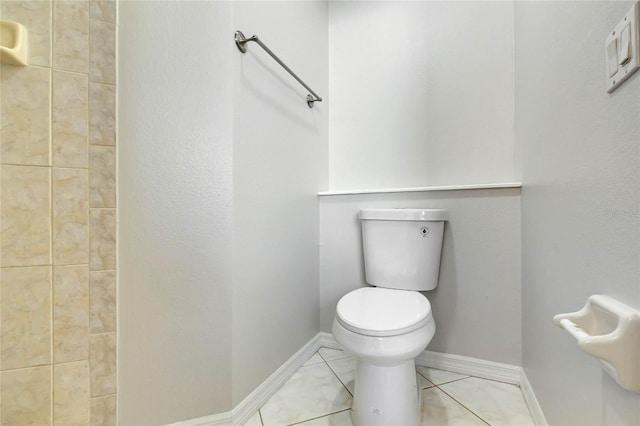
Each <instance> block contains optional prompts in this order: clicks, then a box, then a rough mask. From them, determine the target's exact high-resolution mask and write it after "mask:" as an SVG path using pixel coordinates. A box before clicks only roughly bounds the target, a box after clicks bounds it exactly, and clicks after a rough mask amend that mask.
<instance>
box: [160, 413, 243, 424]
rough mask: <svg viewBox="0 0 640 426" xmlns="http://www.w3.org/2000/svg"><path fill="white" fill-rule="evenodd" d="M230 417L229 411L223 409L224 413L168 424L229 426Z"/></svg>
mask: <svg viewBox="0 0 640 426" xmlns="http://www.w3.org/2000/svg"><path fill="white" fill-rule="evenodd" d="M231 419H232V416H231V411H225V412H224V413H218V414H212V415H210V416H204V417H198V418H195V419H189V420H185V421H182V422H177V423H171V424H170V425H169V426H231Z"/></svg>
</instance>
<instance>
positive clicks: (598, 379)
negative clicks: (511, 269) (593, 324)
mask: <svg viewBox="0 0 640 426" xmlns="http://www.w3.org/2000/svg"><path fill="white" fill-rule="evenodd" d="M630 6H631V3H629V2H516V7H515V29H516V36H515V40H516V44H515V52H516V61H515V62H516V140H517V143H518V146H519V150H521V153H522V176H523V184H524V188H523V190H522V264H523V272H522V285H523V291H522V307H523V308H522V313H523V324H522V325H523V333H522V335H523V365H524V369H525V371H526V373H527V376H528V378H529V380H530V381H531V384H532V386H533V389H534V391H535V393H536V396H537V397H538V400H539V401H540V403H541V405H542V409H543V411H544V413H545V415H546V417H547V419H548V421H549V423H550V424H553V425H605V424H606V425H637V424H640V395H638V394H633V393H631V392H628V391H625V390H623V389H622V388H621V387H620V386H618V385H617V384H616V383H615V382H614V380H613V379H612V378H611V377H609V375H608V374H607V373H606V372H605V371H604V370H603V369H602V368H601V367H600V365H599V363H598V362H597V361H595V359H593V358H591V357H589V356H588V355H586V354H584V353H583V352H581V351H580V350H579V349H578V347H577V345H576V342H575V341H574V339H573V338H571V337H570V336H569V335H568V334H567V333H565V332H564V331H562V330H561V329H559V328H556V327H555V326H554V325H553V324H552V321H551V320H552V317H553V315H555V314H557V313H561V312H572V311H575V310H578V309H579V308H581V307H582V306H583V304H584V303H585V301H586V299H587V298H588V297H589V296H590V295H592V294H607V295H610V296H613V297H615V298H617V299H618V300H620V301H622V302H624V303H627V304H628V305H631V306H633V307H635V308H640V285H639V279H640V274H639V262H638V259H639V255H640V247H639V244H640V238H639V237H640V226H639V225H640V215H639V213H638V208H639V205H640V204H639V201H640V197H639V190H640V178H639V172H638V170H639V168H638V164H639V153H640V151H639V142H640V141H639V134H640V90H639V89H640V76H639V75H635V76H633V77H631V79H630V80H628V81H627V82H626V83H624V84H623V85H622V86H621V87H620V88H619V89H618V90H617V91H616V92H614V93H613V94H610V95H609V94H607V93H606V91H605V81H604V72H605V62H604V58H605V56H604V40H605V37H606V35H607V33H608V32H609V31H610V30H612V29H613V28H614V27H615V25H616V23H617V21H618V20H619V19H621V18H622V16H624V14H625V13H626V11H627V10H628V9H629V8H630ZM635 350H638V348H635Z"/></svg>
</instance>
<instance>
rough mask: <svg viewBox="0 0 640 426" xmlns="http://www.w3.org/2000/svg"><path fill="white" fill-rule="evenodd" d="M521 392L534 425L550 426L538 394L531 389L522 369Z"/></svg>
mask: <svg viewBox="0 0 640 426" xmlns="http://www.w3.org/2000/svg"><path fill="white" fill-rule="evenodd" d="M520 390H521V391H522V396H523V397H524V402H525V403H526V404H527V408H529V413H530V414H531V418H532V419H533V423H534V424H535V425H536V426H548V425H549V423H547V419H546V418H545V417H544V413H543V412H542V408H541V407H540V403H539V402H538V398H536V394H535V393H533V388H532V387H531V383H529V379H528V378H527V374H526V373H525V372H524V369H521V373H520Z"/></svg>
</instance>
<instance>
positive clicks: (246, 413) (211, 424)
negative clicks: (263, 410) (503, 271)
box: [171, 332, 547, 426]
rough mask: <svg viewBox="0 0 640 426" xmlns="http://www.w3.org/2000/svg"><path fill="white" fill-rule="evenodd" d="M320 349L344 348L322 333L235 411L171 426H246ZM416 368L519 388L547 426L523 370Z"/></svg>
mask: <svg viewBox="0 0 640 426" xmlns="http://www.w3.org/2000/svg"><path fill="white" fill-rule="evenodd" d="M320 347H327V348H333V349H340V345H339V344H338V342H336V340H335V339H334V337H333V335H332V334H331V333H322V332H321V333H318V334H317V335H316V336H314V337H313V338H312V339H311V340H310V341H309V342H307V344H305V345H304V346H303V347H302V348H301V349H300V350H299V351H298V352H296V353H295V354H294V355H293V356H292V357H291V358H289V359H288V360H287V361H286V362H285V363H284V364H282V366H281V367H280V368H278V369H277V370H276V371H275V372H274V373H273V374H271V375H270V376H269V377H268V378H267V379H266V380H265V381H264V382H262V384H260V386H258V387H257V388H256V389H255V390H254V391H253V392H251V393H250V394H249V395H248V396H247V397H246V398H245V399H243V400H242V401H241V402H240V403H239V404H238V405H237V406H236V407H235V408H234V409H233V410H232V411H227V412H225V413H220V414H214V415H211V416H206V417H199V418H197V419H191V420H186V421H184V422H179V423H173V424H172V425H171V426H223V425H224V426H230V425H232V424H233V425H244V424H245V423H246V422H247V421H248V420H249V419H250V418H251V417H252V416H253V415H254V414H255V413H256V412H257V411H258V409H260V407H262V406H263V405H264V404H265V403H266V402H267V401H268V400H269V398H271V396H273V394H275V393H276V392H277V391H278V389H280V387H282V385H284V383H285V382H286V381H287V380H289V379H290V378H291V376H293V374H294V373H295V372H296V371H298V369H299V368H300V367H301V366H302V364H304V363H305V362H306V361H307V360H308V359H309V358H311V356H312V355H313V354H314V353H315V352H316V351H317V350H318V349H320ZM416 365H420V366H424V367H429V368H437V369H439V370H446V371H451V372H454V373H460V374H466V375H469V376H475V377H481V378H484V379H491V380H497V381H500V382H505V383H511V384H514V385H518V386H520V389H521V391H522V395H523V397H524V400H525V402H526V404H527V407H528V408H529V412H530V413H531V417H532V418H533V421H534V423H535V424H536V426H547V421H546V419H545V417H544V414H543V413H542V410H541V409H540V405H539V404H538V400H537V399H536V396H535V394H534V393H533V389H532V388H531V385H530V384H529V381H528V380H527V376H526V374H525V373H524V370H523V369H522V368H521V367H517V366H514V365H509V364H501V363H498V362H492V361H485V360H482V359H476V358H471V357H466V356H460V355H452V354H445V353H439V352H431V351H424V352H423V353H422V354H420V355H418V357H417V358H416Z"/></svg>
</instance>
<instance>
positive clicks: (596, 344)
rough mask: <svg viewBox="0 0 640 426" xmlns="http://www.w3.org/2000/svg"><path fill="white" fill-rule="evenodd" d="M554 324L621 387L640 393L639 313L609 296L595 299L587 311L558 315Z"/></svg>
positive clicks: (594, 297)
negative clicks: (567, 334)
mask: <svg viewBox="0 0 640 426" xmlns="http://www.w3.org/2000/svg"><path fill="white" fill-rule="evenodd" d="M553 322H554V323H555V324H556V325H557V326H558V327H562V328H564V329H565V330H566V331H567V332H568V333H569V334H570V335H571V336H573V337H574V338H575V339H576V340H577V341H578V346H579V347H580V349H582V351H584V352H586V353H587V354H589V355H591V356H593V357H596V358H598V359H599V360H600V363H601V364H602V366H603V367H604V369H605V370H606V371H607V372H608V373H609V374H610V375H611V376H612V377H613V378H614V379H615V380H616V381H617V382H618V383H619V384H620V386H622V387H623V388H625V389H627V390H630V391H632V392H640V311H637V310H635V309H633V308H631V307H629V306H627V305H625V304H624V303H621V302H619V301H617V300H615V299H613V298H611V297H609V296H604V295H593V296H591V297H589V299H588V300H587V303H586V304H585V305H584V307H583V308H582V309H581V310H579V311H577V312H572V313H567V314H558V315H556V316H554V317H553Z"/></svg>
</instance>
